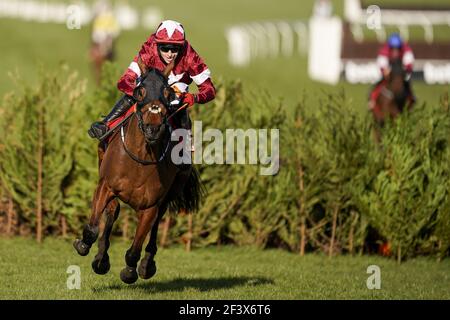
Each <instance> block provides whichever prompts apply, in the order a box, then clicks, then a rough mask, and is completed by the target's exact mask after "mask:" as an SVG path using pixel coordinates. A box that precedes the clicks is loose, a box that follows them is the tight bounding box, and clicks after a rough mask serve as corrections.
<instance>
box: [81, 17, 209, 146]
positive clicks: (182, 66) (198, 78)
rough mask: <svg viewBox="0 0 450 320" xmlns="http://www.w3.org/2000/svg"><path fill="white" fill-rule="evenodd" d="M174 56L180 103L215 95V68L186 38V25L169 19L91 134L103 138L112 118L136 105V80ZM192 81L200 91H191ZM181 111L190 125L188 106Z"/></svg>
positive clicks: (122, 81)
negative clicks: (212, 70) (206, 61)
mask: <svg viewBox="0 0 450 320" xmlns="http://www.w3.org/2000/svg"><path fill="white" fill-rule="evenodd" d="M172 60H175V66H174V68H173V70H172V72H171V74H170V75H169V79H168V83H169V85H170V86H172V88H173V89H174V90H175V92H176V93H177V97H178V98H179V100H180V102H181V103H180V105H182V104H185V103H187V104H188V106H189V107H191V106H193V105H194V104H195V103H198V104H204V103H207V102H209V101H211V100H213V99H214V98H215V88H214V85H213V83H212V81H211V77H210V75H211V72H210V70H209V68H208V67H207V65H206V64H205V63H204V62H203V59H202V58H201V57H200V56H199V55H198V54H197V52H196V51H195V50H194V48H192V46H191V45H190V43H189V42H188V41H187V40H186V39H185V32H184V28H183V26H182V25H181V24H180V23H179V22H176V21H172V20H165V21H163V22H161V24H160V25H159V26H158V28H157V30H156V32H155V33H154V34H152V35H151V36H150V37H149V38H148V39H147V41H146V42H145V43H144V44H143V45H142V47H141V50H140V51H139V53H138V54H137V55H136V56H135V57H134V59H133V61H132V62H131V64H130V66H129V67H128V69H127V70H126V71H125V73H124V74H123V75H122V77H121V78H120V79H119V81H118V83H117V87H118V89H119V90H120V91H122V92H123V93H125V95H124V96H123V97H122V98H121V99H120V100H119V101H118V102H117V103H116V105H115V106H114V107H113V109H112V111H111V112H110V113H109V114H108V115H107V116H106V117H105V118H104V119H103V120H102V121H98V122H94V123H93V124H92V126H91V128H90V129H89V131H88V133H89V135H90V136H91V137H92V138H100V137H101V136H102V135H104V134H105V133H106V131H107V130H108V127H107V123H108V122H110V121H112V120H115V119H117V118H119V117H120V116H121V115H123V114H125V112H126V111H127V110H128V109H129V108H130V107H131V106H132V105H134V103H135V100H134V98H133V90H134V88H135V87H136V80H137V79H138V78H139V77H140V76H141V74H142V73H144V72H145V71H146V70H147V69H149V68H155V69H158V70H160V71H163V70H164V68H165V67H166V65H167V64H169V63H170V62H171V61H172ZM192 81H194V82H195V84H196V85H197V87H198V93H197V94H192V93H189V92H188V89H189V85H190V84H191V83H192ZM179 114H180V116H181V118H180V121H181V124H180V125H181V126H182V127H184V128H186V129H190V121H189V117H188V113H187V109H185V111H183V112H180V113H179Z"/></svg>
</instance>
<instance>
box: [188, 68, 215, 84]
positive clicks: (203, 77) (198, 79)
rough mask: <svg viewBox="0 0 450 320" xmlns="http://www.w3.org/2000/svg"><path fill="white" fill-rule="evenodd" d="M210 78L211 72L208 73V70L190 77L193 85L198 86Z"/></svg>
mask: <svg viewBox="0 0 450 320" xmlns="http://www.w3.org/2000/svg"><path fill="white" fill-rule="evenodd" d="M210 77H211V71H209V69H205V70H204V71H203V72H200V73H199V74H198V75H196V76H191V78H192V80H194V82H195V84H197V85H198V86H199V85H201V84H202V83H203V82H205V81H206V80H208V79H209V78H210Z"/></svg>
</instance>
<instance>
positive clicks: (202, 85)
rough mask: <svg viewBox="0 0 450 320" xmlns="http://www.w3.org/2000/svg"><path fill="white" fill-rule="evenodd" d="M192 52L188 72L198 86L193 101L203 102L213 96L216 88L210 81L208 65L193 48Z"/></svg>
mask: <svg viewBox="0 0 450 320" xmlns="http://www.w3.org/2000/svg"><path fill="white" fill-rule="evenodd" d="M192 53H193V54H192V56H191V60H190V61H189V70H188V73H189V75H190V77H191V79H192V80H193V81H194V82H195V84H196V85H197V87H198V93H197V94H196V95H194V97H195V102H196V103H199V104H204V103H207V102H209V101H211V100H213V99H214V98H215V96H216V89H215V88H214V85H213V83H212V80H211V71H210V70H209V68H208V66H207V65H206V64H205V63H204V62H203V59H202V58H201V57H200V56H199V55H198V54H197V53H196V52H195V50H193V49H192Z"/></svg>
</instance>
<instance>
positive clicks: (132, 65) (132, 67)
mask: <svg viewBox="0 0 450 320" xmlns="http://www.w3.org/2000/svg"><path fill="white" fill-rule="evenodd" d="M128 69H130V70H131V71H133V72H134V73H136V74H137V76H138V77H140V76H141V68H139V65H138V64H137V62H134V61H133V62H131V63H130V66H129V67H128Z"/></svg>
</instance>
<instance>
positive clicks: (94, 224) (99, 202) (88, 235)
mask: <svg viewBox="0 0 450 320" xmlns="http://www.w3.org/2000/svg"><path fill="white" fill-rule="evenodd" d="M113 197H114V195H113V193H112V192H111V190H110V189H109V188H108V187H107V185H106V182H105V181H104V180H102V181H101V182H100V183H99V185H98V186H97V189H96V190H95V194H94V199H93V201H92V214H91V218H90V220H89V223H88V224H87V225H85V226H84V229H83V238H82V239H81V240H80V239H76V240H75V241H74V243H73V246H74V248H75V249H76V250H77V252H78V254H79V255H81V256H86V255H87V254H88V253H89V250H90V249H91V247H92V244H93V243H94V242H95V241H96V240H97V237H98V224H99V221H100V217H101V215H102V213H103V211H104V210H105V208H106V206H107V205H108V203H109V202H110V201H111V200H112V199H113Z"/></svg>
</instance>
